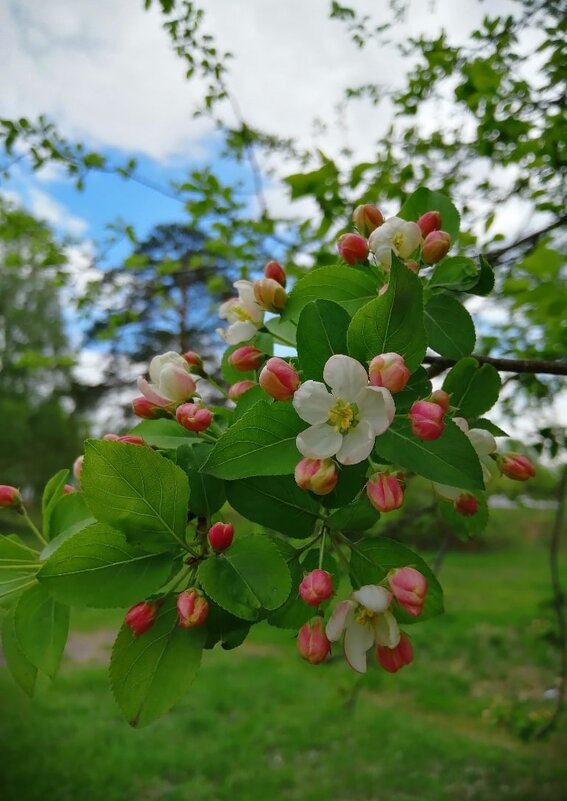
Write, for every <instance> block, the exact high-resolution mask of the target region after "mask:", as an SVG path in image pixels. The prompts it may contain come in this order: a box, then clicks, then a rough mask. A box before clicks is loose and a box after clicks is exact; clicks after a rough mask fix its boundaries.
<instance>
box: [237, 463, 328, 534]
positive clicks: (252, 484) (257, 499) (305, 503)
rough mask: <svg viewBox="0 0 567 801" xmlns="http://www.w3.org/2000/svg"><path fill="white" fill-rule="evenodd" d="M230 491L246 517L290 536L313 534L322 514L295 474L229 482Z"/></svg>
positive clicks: (238, 508) (241, 512) (317, 504)
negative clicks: (296, 480) (299, 485)
mask: <svg viewBox="0 0 567 801" xmlns="http://www.w3.org/2000/svg"><path fill="white" fill-rule="evenodd" d="M226 494H227V498H228V502H229V503H230V505H231V506H232V508H233V509H236V511H237V512H238V513H239V514H241V515H242V516H243V517H246V518H247V519H248V520H252V521H254V523H259V524H260V525H262V526H267V527H268V528H271V529H274V530H275V531H281V533H282V534H287V536H288V537H309V536H310V534H312V533H313V527H314V525H315V523H316V522H317V519H318V516H319V503H318V502H317V501H316V500H315V499H314V498H313V497H312V496H311V495H310V494H309V493H308V492H306V491H305V490H302V489H300V488H299V487H298V486H297V484H296V483H295V479H294V478H293V476H264V477H261V478H260V477H254V478H244V479H241V480H239V481H229V482H228V483H227V485H226Z"/></svg>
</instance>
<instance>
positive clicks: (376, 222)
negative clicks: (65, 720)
mask: <svg viewBox="0 0 567 801" xmlns="http://www.w3.org/2000/svg"><path fill="white" fill-rule="evenodd" d="M352 221H353V223H354V225H355V228H356V229H357V230H358V231H359V232H360V233H361V234H362V236H366V237H368V236H370V234H371V233H372V231H375V230H376V228H379V227H380V226H381V225H382V223H383V222H384V215H383V214H382V212H381V211H380V209H379V208H377V207H376V206H373V205H372V203H364V204H362V205H360V206H357V207H356V208H355V210H354V211H353V213H352ZM345 261H346V259H345Z"/></svg>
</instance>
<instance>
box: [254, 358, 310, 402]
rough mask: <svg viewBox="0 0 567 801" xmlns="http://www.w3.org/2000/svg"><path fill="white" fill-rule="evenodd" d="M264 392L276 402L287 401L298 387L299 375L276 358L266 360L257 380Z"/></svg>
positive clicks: (288, 365) (284, 362) (286, 363)
mask: <svg viewBox="0 0 567 801" xmlns="http://www.w3.org/2000/svg"><path fill="white" fill-rule="evenodd" d="M258 382H259V384H260V386H261V387H262V389H263V390H264V392H266V393H267V394H268V395H270V396H271V397H272V398H275V399H276V400H280V401H281V400H289V399H290V398H292V397H293V395H294V393H295V391H296V389H297V388H298V387H299V384H300V378H299V373H298V372H297V370H296V369H295V367H292V365H291V364H289V363H288V362H286V361H284V360H283V359H280V358H279V357H277V356H274V357H272V358H271V359H268V361H267V362H266V364H265V365H264V367H263V369H262V372H261V373H260V376H259V378H258Z"/></svg>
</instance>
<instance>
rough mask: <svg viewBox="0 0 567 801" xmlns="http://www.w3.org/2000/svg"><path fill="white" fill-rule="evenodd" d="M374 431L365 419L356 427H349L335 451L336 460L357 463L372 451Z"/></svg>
mask: <svg viewBox="0 0 567 801" xmlns="http://www.w3.org/2000/svg"><path fill="white" fill-rule="evenodd" d="M374 440H375V436H374V431H373V430H372V426H371V425H370V423H368V422H367V421H366V420H362V421H361V422H360V423H359V424H358V425H357V427H356V428H351V429H350V431H349V432H348V433H347V434H345V435H344V437H343V442H342V445H341V447H340V449H339V450H338V451H337V452H336V453H337V460H338V461H339V462H340V463H341V464H359V462H363V461H364V460H365V459H366V458H368V456H370V454H371V453H372V448H373V447H374Z"/></svg>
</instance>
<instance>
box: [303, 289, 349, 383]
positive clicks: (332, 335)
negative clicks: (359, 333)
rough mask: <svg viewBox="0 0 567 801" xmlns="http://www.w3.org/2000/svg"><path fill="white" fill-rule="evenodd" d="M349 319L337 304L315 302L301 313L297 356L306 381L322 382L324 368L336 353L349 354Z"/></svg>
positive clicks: (323, 301) (309, 304)
mask: <svg viewBox="0 0 567 801" xmlns="http://www.w3.org/2000/svg"><path fill="white" fill-rule="evenodd" d="M349 323H350V317H349V315H348V314H347V312H346V311H345V310H344V309H343V308H342V307H341V306H339V305H338V304H337V303H331V302H330V301H328V300H315V301H312V302H311V303H308V304H307V306H305V307H304V308H303V310H302V312H301V315H300V317H299V322H298V324H297V355H298V357H299V363H300V365H301V371H302V373H303V379H304V380H307V379H309V378H311V379H313V380H314V381H322V380H323V368H324V366H325V364H326V362H327V360H328V359H329V358H330V357H331V356H332V355H333V354H334V353H344V354H347V353H348V350H347V329H348V327H349Z"/></svg>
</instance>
